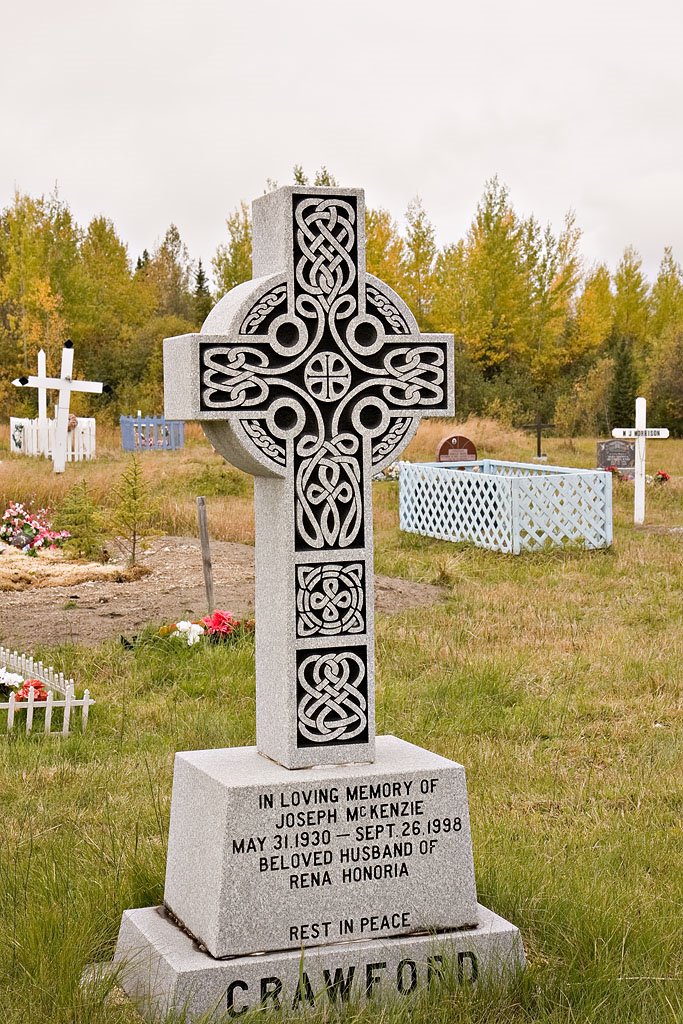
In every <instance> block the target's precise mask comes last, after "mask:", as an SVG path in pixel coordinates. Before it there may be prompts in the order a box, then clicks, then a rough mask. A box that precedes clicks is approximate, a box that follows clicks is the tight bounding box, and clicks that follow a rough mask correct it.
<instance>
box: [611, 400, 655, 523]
mask: <svg viewBox="0 0 683 1024" xmlns="http://www.w3.org/2000/svg"><path fill="white" fill-rule="evenodd" d="M668 436H669V431H668V430H667V428H666V427H648V426H647V402H646V401H645V399H644V398H636V425H635V427H615V428H614V430H613V431H612V437H622V438H630V439H633V438H635V442H636V472H635V498H634V511H633V522H634V523H635V525H636V526H642V524H643V523H644V522H645V441H646V440H647V438H648V437H649V438H655V437H659V438H665V437H668Z"/></svg>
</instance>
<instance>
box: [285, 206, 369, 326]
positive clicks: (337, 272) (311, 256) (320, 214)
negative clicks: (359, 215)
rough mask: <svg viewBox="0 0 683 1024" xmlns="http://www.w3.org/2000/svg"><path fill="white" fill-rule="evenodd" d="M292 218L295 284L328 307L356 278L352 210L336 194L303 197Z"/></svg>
mask: <svg viewBox="0 0 683 1024" xmlns="http://www.w3.org/2000/svg"><path fill="white" fill-rule="evenodd" d="M294 218H295V228H296V242H297V245H298V247H299V250H300V252H301V255H300V258H299V259H298V261H297V264H296V267H295V274H296V281H297V284H298V286H299V288H300V289H301V291H302V292H303V293H305V294H307V295H309V296H314V297H315V298H316V299H317V301H318V302H319V303H320V305H321V306H322V308H323V309H325V310H330V309H331V307H332V306H333V305H334V303H335V302H336V300H337V299H338V298H339V297H340V296H341V295H342V294H343V293H345V292H347V291H348V290H349V288H350V287H351V285H352V284H353V283H354V282H355V280H356V265H355V261H354V259H353V256H352V250H353V248H354V244H355V241H356V232H355V221H356V212H355V210H354V208H353V206H352V205H351V203H348V202H346V201H345V200H343V199H341V198H340V197H336V196H335V197H334V198H333V199H321V198H320V197H319V196H307V197H306V198H304V199H303V200H301V202H299V203H298V204H297V205H296V207H295V211H294ZM302 312H303V311H302ZM308 315H310V313H309V314H308ZM347 315H348V314H347Z"/></svg>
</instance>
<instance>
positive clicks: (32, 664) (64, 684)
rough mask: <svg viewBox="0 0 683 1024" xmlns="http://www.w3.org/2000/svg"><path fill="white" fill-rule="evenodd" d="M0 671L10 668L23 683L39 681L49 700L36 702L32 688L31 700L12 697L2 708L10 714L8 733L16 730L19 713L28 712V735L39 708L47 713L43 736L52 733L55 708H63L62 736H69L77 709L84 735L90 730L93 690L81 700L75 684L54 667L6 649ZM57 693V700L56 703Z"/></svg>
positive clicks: (1, 653)
mask: <svg viewBox="0 0 683 1024" xmlns="http://www.w3.org/2000/svg"><path fill="white" fill-rule="evenodd" d="M0 667H2V668H7V669H9V670H10V671H11V672H18V673H19V674H20V675H22V676H23V677H24V679H39V680H40V682H41V683H43V684H44V685H45V686H46V688H47V691H48V694H47V700H36V699H35V690H34V688H33V687H30V689H29V692H28V700H25V701H24V700H17V699H16V695H15V694H14V693H11V694H10V696H9V699H8V700H7V701H5V702H4V703H1V704H0V710H2V711H7V732H11V731H12V730H13V729H14V724H15V719H16V716H17V712H19V713H21V712H26V732H27V733H28V732H31V730H32V729H33V717H34V711H35V709H36V708H44V709H45V722H44V732H45V733H51V732H52V712H53V710H54V708H63V710H64V714H63V717H62V726H61V730H60V731H61V734H62V736H66V735H68V733H69V730H70V728H71V722H72V719H73V718H74V717H75V715H74V714H73V711H74V709H78V708H80V709H81V729H82V731H83V732H85V730H86V728H87V726H88V715H89V713H90V708H91V707H92V705H93V704H94V703H95V701H94V700H92V698H91V697H90V690H84V691H83V696H82V697H80V698H79V699H78V700H77V699H76V697H75V696H74V681H73V679H66V678H65V676H64V673H63V672H55V670H54V669H53V668H52V666H51V665H43V663H42V661H36V660H35V659H34V658H31V657H28V656H27V655H25V654H19V653H18V652H17V651H10V650H8V649H7V648H6V647H0ZM55 692H56V693H57V694H58V698H57V699H55Z"/></svg>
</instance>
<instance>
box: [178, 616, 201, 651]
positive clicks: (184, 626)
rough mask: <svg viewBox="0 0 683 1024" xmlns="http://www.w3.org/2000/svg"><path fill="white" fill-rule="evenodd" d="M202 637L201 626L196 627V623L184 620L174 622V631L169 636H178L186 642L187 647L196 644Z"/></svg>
mask: <svg viewBox="0 0 683 1024" xmlns="http://www.w3.org/2000/svg"><path fill="white" fill-rule="evenodd" d="M203 635H204V627H203V626H199V625H197V623H196V622H188V621H187V620H186V619H183V620H182V621H181V622H176V624H175V629H174V630H173V632H172V633H171V636H180V637H182V638H183V639H184V640H187V646H188V647H192V644H196V643H197V641H198V640H200V639H201V638H202V636H203Z"/></svg>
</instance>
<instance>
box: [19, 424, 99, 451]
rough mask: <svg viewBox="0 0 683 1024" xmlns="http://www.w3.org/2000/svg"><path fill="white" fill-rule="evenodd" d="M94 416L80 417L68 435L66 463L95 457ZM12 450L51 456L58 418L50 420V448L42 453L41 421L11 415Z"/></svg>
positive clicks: (48, 446) (48, 425)
mask: <svg viewBox="0 0 683 1024" xmlns="http://www.w3.org/2000/svg"><path fill="white" fill-rule="evenodd" d="M96 433H97V431H96V427H95V419H94V418H93V417H91V416H79V417H78V423H77V424H76V426H75V427H74V429H73V430H69V431H68V432H67V435H66V458H67V462H82V461H83V460H84V459H94V458H95V442H96ZM9 436H10V451H11V452H14V453H15V454H16V455H43V454H44V455H46V456H47V458H51V457H52V451H53V448H54V439H55V420H48V421H47V451H46V452H43V450H42V444H41V437H40V421H39V420H29V419H22V418H20V417H18V416H11V417H10V421H9Z"/></svg>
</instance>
